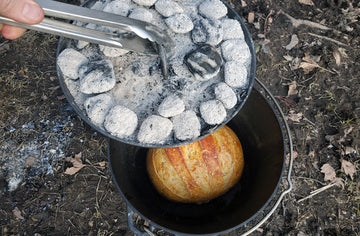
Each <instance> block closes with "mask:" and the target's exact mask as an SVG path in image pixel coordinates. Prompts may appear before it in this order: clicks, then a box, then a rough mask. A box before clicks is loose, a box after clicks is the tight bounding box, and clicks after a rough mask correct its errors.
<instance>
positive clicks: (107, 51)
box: [99, 45, 129, 57]
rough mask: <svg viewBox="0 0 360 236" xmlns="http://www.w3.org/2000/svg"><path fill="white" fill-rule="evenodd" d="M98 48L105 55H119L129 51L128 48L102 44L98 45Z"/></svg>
mask: <svg viewBox="0 0 360 236" xmlns="http://www.w3.org/2000/svg"><path fill="white" fill-rule="evenodd" d="M99 48H100V51H102V53H104V55H105V56H106V57H119V56H123V55H125V54H126V53H128V52H129V51H128V50H125V49H122V48H115V47H109V46H104V45H99Z"/></svg>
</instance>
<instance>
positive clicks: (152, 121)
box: [138, 115, 173, 144]
mask: <svg viewBox="0 0 360 236" xmlns="http://www.w3.org/2000/svg"><path fill="white" fill-rule="evenodd" d="M172 128H173V124H172V122H171V121H170V120H169V119H167V118H164V117H161V116H157V115H151V116H149V117H147V118H146V119H145V120H144V122H143V123H142V124H141V126H140V130H139V133H138V140H139V141H140V142H142V143H150V144H161V143H164V142H165V141H166V139H167V138H168V137H169V135H170V133H171V131H172Z"/></svg>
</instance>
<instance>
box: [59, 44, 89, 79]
mask: <svg viewBox="0 0 360 236" xmlns="http://www.w3.org/2000/svg"><path fill="white" fill-rule="evenodd" d="M87 62H88V59H87V58H86V57H85V56H84V55H83V54H81V53H80V52H78V51H76V50H74V49H71V48H67V49H65V50H64V51H62V52H61V53H60V54H59V56H58V58H57V65H58V66H59V68H60V70H61V72H62V73H63V75H64V76H66V77H68V78H70V79H73V80H76V79H78V78H79V68H80V66H82V65H83V64H86V63H87Z"/></svg>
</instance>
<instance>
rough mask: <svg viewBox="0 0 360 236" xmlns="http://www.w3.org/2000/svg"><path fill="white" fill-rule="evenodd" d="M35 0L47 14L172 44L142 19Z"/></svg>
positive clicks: (165, 34)
mask: <svg viewBox="0 0 360 236" xmlns="http://www.w3.org/2000/svg"><path fill="white" fill-rule="evenodd" d="M36 2H37V3H39V5H40V6H41V7H42V8H43V9H44V12H45V15H47V16H54V17H58V18H62V19H67V20H77V21H81V22H87V23H93V24H97V25H105V26H109V27H114V28H120V29H122V30H125V31H127V32H133V33H135V34H136V35H138V36H139V37H141V38H143V39H148V40H150V41H151V42H155V43H158V44H160V45H162V46H164V47H165V48H169V47H171V46H173V42H172V40H171V38H170V37H169V36H168V35H167V33H166V32H165V31H163V30H161V29H159V28H158V27H156V26H154V25H152V24H150V23H147V22H144V21H140V20H135V19H130V18H128V17H124V16H120V15H116V14H112V13H105V12H102V11H98V10H93V9H89V8H85V7H79V6H74V5H70V4H66V3H62V2H56V1H52V0H36Z"/></svg>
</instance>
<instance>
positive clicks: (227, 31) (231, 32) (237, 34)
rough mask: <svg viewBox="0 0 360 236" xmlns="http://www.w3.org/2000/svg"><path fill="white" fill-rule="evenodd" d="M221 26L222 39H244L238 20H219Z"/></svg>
mask: <svg viewBox="0 0 360 236" xmlns="http://www.w3.org/2000/svg"><path fill="white" fill-rule="evenodd" d="M221 25H222V28H223V40H228V39H242V40H244V32H243V30H242V28H241V25H240V23H239V21H237V20H234V19H227V18H226V19H223V20H222V21H221Z"/></svg>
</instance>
